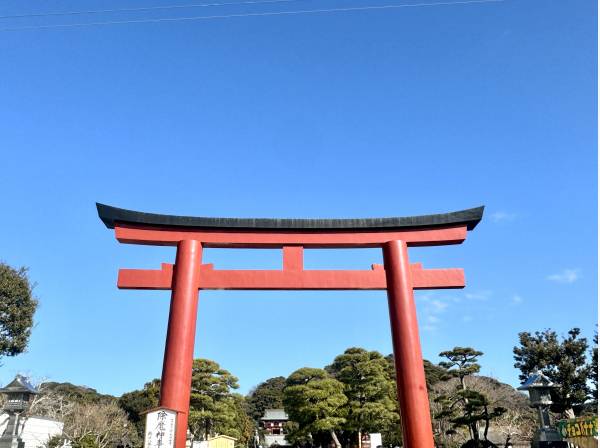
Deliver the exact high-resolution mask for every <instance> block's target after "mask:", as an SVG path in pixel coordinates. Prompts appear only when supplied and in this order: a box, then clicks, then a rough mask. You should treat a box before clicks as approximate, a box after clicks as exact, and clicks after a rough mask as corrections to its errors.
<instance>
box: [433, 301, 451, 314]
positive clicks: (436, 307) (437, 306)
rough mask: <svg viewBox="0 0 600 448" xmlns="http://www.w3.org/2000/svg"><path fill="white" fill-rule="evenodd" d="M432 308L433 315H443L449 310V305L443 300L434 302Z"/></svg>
mask: <svg viewBox="0 0 600 448" xmlns="http://www.w3.org/2000/svg"><path fill="white" fill-rule="evenodd" d="M430 305H431V306H430V308H429V310H430V311H431V312H432V313H436V314H438V313H443V312H444V311H446V308H448V303H447V302H442V301H441V300H432V301H431V302H430Z"/></svg>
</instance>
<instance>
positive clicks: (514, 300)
mask: <svg viewBox="0 0 600 448" xmlns="http://www.w3.org/2000/svg"><path fill="white" fill-rule="evenodd" d="M510 301H511V302H512V303H513V304H514V305H519V304H521V303H523V297H521V296H520V295H518V294H515V295H514V296H512V298H511V299H510Z"/></svg>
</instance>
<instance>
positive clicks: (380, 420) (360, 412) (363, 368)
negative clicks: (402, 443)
mask: <svg viewBox="0 0 600 448" xmlns="http://www.w3.org/2000/svg"><path fill="white" fill-rule="evenodd" d="M388 369H389V364H388V362H387V360H386V359H385V358H384V357H383V355H382V354H381V353H379V352H376V351H367V350H365V349H363V348H356V347H353V348H349V349H347V350H346V351H345V352H344V353H343V354H341V355H339V356H336V358H335V359H334V361H333V363H332V364H331V365H330V366H327V367H326V370H327V371H328V372H329V373H331V374H332V375H333V377H334V378H336V379H337V380H338V381H340V382H341V383H343V384H344V395H346V398H347V399H348V401H347V403H346V405H345V408H346V425H345V428H346V429H347V430H350V431H353V432H356V433H358V435H359V437H360V434H361V433H362V432H378V431H380V430H381V428H382V427H383V426H386V425H387V424H388V422H390V421H393V420H394V419H395V417H396V415H395V414H396V412H397V406H396V402H395V397H394V393H395V388H394V382H393V378H392V377H390V374H389V370H388Z"/></svg>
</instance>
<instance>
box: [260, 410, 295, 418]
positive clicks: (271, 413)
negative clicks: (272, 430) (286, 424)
mask: <svg viewBox="0 0 600 448" xmlns="http://www.w3.org/2000/svg"><path fill="white" fill-rule="evenodd" d="M261 420H288V416H287V414H286V413H285V411H284V410H283V409H265V415H263V416H262V418H261Z"/></svg>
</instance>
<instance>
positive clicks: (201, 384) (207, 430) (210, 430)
mask: <svg viewBox="0 0 600 448" xmlns="http://www.w3.org/2000/svg"><path fill="white" fill-rule="evenodd" d="M238 387H239V386H238V383H237V378H236V377H235V376H233V375H232V374H231V373H229V372H228V371H227V370H225V369H222V368H221V367H220V366H219V364H217V363H216V362H214V361H210V360H208V359H194V363H193V365H192V389H191V396H190V416H189V424H190V429H191V431H192V433H194V434H195V436H196V437H200V438H202V439H207V438H208V437H209V436H211V435H213V434H215V432H217V430H219V429H220V431H221V432H222V433H225V432H224V431H223V428H224V427H227V422H228V421H231V420H233V419H234V414H235V406H234V403H232V397H231V392H232V389H237V388H238Z"/></svg>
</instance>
